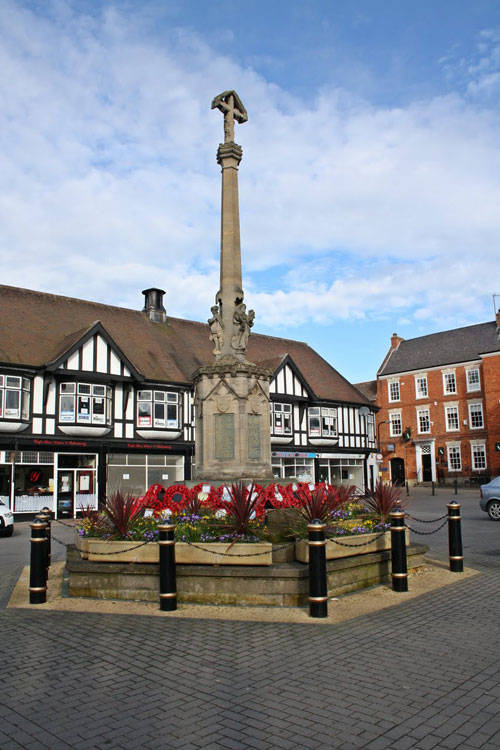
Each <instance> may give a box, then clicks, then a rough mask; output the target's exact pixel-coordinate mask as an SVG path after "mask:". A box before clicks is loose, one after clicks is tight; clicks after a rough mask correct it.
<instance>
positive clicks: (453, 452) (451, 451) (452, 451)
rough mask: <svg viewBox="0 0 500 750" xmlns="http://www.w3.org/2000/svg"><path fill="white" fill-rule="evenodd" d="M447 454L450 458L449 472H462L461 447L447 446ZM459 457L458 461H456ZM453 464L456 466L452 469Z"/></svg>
mask: <svg viewBox="0 0 500 750" xmlns="http://www.w3.org/2000/svg"><path fill="white" fill-rule="evenodd" d="M446 452H447V458H448V471H449V472H451V471H462V452H461V450H460V445H447V446H446ZM452 457H453V460H452ZM457 457H458V461H457V460H456V459H457ZM453 463H455V466H454V467H453V468H452V464H453ZM457 464H458V465H457Z"/></svg>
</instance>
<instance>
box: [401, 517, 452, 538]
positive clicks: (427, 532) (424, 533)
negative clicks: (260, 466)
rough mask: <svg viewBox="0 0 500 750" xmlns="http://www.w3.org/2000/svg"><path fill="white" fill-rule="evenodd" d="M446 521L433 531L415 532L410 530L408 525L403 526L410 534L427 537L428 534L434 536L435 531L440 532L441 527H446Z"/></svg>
mask: <svg viewBox="0 0 500 750" xmlns="http://www.w3.org/2000/svg"><path fill="white" fill-rule="evenodd" d="M447 522H448V521H447V520H446V521H444V522H443V523H442V524H441V526H438V527H437V529H434V531H417V530H416V529H412V528H411V526H408V524H405V526H406V528H407V529H409V530H410V531H411V532H412V534H420V536H429V535H430V534H435V533H436V532H437V531H441V529H442V528H443V526H446V524H447Z"/></svg>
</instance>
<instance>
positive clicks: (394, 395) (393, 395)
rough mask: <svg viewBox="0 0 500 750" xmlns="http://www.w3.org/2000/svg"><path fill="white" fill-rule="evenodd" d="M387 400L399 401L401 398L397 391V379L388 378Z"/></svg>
mask: <svg viewBox="0 0 500 750" xmlns="http://www.w3.org/2000/svg"><path fill="white" fill-rule="evenodd" d="M388 386H389V401H399V400H400V398H401V395H400V392H399V380H389V383H388Z"/></svg>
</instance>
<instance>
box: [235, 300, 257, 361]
mask: <svg viewBox="0 0 500 750" xmlns="http://www.w3.org/2000/svg"><path fill="white" fill-rule="evenodd" d="M246 309H247V306H246V305H245V304H244V303H243V302H241V303H240V304H239V305H238V306H237V308H236V310H235V311H234V315H233V323H234V326H235V332H234V334H233V336H232V338H231V346H232V347H233V349H235V350H236V351H242V352H244V351H246V348H247V343H248V337H249V336H250V328H251V327H252V326H253V321H254V318H255V313H254V311H253V310H250V311H249V312H248V314H247V312H246Z"/></svg>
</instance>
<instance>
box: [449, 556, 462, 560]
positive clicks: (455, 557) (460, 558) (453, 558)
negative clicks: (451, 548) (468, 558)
mask: <svg viewBox="0 0 500 750" xmlns="http://www.w3.org/2000/svg"><path fill="white" fill-rule="evenodd" d="M463 559H464V556H463V555H450V560H463Z"/></svg>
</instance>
